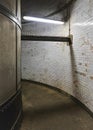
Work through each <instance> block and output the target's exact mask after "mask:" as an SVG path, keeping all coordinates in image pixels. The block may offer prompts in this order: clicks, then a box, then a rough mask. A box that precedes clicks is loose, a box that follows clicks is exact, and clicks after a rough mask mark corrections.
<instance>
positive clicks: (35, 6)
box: [22, 0, 71, 20]
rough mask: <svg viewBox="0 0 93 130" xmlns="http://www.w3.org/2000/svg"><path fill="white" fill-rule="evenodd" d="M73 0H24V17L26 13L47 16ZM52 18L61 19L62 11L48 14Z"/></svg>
mask: <svg viewBox="0 0 93 130" xmlns="http://www.w3.org/2000/svg"><path fill="white" fill-rule="evenodd" d="M70 1H71V0H22V17H23V16H24V15H29V16H35V17H47V16H48V15H50V14H51V13H52V12H55V11H57V10H60V9H61V8H63V7H64V6H65V5H66V4H67V3H68V2H70ZM48 17H49V18H50V19H56V20H61V19H62V12H60V13H57V14H56V15H51V16H48Z"/></svg>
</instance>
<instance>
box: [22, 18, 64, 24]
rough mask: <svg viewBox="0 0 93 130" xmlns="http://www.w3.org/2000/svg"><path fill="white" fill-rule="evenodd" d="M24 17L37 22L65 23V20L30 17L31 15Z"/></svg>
mask: <svg viewBox="0 0 93 130" xmlns="http://www.w3.org/2000/svg"><path fill="white" fill-rule="evenodd" d="M23 19H24V20H27V21H35V22H42V23H50V24H64V22H62V21H56V20H50V19H43V18H37V17H30V16H24V17H23Z"/></svg>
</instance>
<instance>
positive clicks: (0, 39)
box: [0, 0, 22, 130]
mask: <svg viewBox="0 0 93 130" xmlns="http://www.w3.org/2000/svg"><path fill="white" fill-rule="evenodd" d="M20 23H21V21H20V0H0V130H10V129H11V130H12V129H14V128H15V127H16V126H17V121H18V120H19V118H20V116H21V110H22V108H21V106H22V102H21V85H20V79H21V77H20V58H21V57H20V50H21V39H20V38H21V28H20ZM16 129H17V128H16Z"/></svg>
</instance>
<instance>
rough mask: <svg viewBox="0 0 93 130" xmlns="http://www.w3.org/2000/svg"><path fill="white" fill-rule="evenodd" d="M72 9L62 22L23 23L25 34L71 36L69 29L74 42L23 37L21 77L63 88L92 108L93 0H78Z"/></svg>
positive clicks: (92, 109)
mask: <svg viewBox="0 0 93 130" xmlns="http://www.w3.org/2000/svg"><path fill="white" fill-rule="evenodd" d="M70 12H71V17H70V20H69V22H68V23H65V25H63V26H55V25H53V26H52V25H48V24H40V23H38V24H36V23H31V24H28V25H24V26H23V31H22V33H23V34H26V35H30V34H31V35H47V36H68V35H69V30H70V34H72V35H73V45H72V46H67V44H66V43H65V44H64V43H56V42H55V43H52V42H35V41H34V42H32V41H28V42H25V41H22V78H23V79H27V80H34V81H38V82H42V83H45V84H49V85H51V86H55V87H57V88H59V89H61V90H64V91H66V92H67V93H69V94H71V95H73V96H74V97H75V98H77V99H78V100H80V101H81V102H82V103H83V104H85V105H86V106H87V107H88V108H89V109H90V110H91V111H92V112H93V93H92V91H93V58H92V56H93V36H92V34H93V31H92V28H93V19H92V18H93V1H92V0H90V1H87V0H82V1H81V0H77V1H76V3H75V4H74V7H73V8H72V7H71V10H70ZM90 17H91V18H90ZM69 23H70V24H69Z"/></svg>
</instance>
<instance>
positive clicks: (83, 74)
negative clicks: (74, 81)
mask: <svg viewBox="0 0 93 130" xmlns="http://www.w3.org/2000/svg"><path fill="white" fill-rule="evenodd" d="M75 73H77V74H80V75H82V76H84V77H86V74H85V73H83V72H79V71H75Z"/></svg>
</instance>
